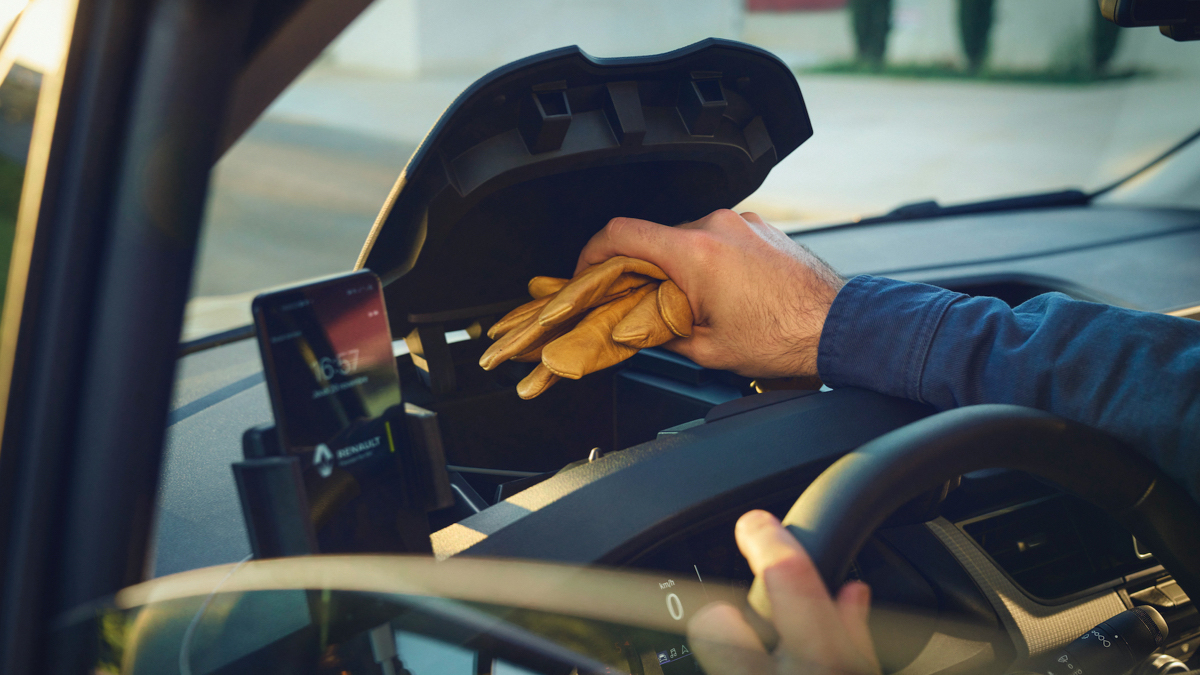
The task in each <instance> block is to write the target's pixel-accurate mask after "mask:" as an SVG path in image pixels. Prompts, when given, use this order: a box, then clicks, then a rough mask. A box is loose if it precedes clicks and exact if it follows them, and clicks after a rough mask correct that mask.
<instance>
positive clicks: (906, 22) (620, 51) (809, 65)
mask: <svg viewBox="0 0 1200 675" xmlns="http://www.w3.org/2000/svg"><path fill="white" fill-rule="evenodd" d="M851 4H853V5H854V6H853V7H852V6H851V5H848V4H847V3H846V2H845V0H747V1H746V2H734V1H731V0H704V1H691V0H689V1H687V2H684V1H682V0H659V1H657V2H649V3H604V4H600V5H593V4H584V3H554V4H553V5H552V9H550V10H547V9H546V7H544V6H543V5H542V4H539V3H527V4H526V3H522V4H516V5H510V4H504V5H503V6H501V5H495V6H493V5H492V4H489V3H472V2H466V1H465V0H463V1H461V2H437V3H432V2H431V3H424V2H412V1H410V0H376V2H375V3H374V4H373V5H372V6H371V7H370V8H369V9H368V10H367V11H366V12H364V13H363V14H362V16H361V17H360V18H359V19H358V20H356V21H355V23H353V24H352V25H351V26H350V27H349V28H348V29H347V30H346V31H345V32H344V33H343V34H342V35H341V36H340V37H339V39H338V40H337V41H335V42H334V43H333V44H331V45H330V46H329V47H328V48H327V49H326V50H325V52H324V54H323V55H322V56H321V57H320V58H319V59H317V60H316V61H315V62H314V63H313V64H312V66H311V67H310V68H309V69H308V70H307V71H306V72H305V73H304V74H303V75H302V76H301V77H300V78H298V79H297V81H296V82H295V83H293V84H292V86H291V87H290V88H289V89H288V90H287V91H286V92H285V93H284V94H283V95H282V96H280V97H279V99H277V100H276V101H275V103H274V104H273V105H272V106H271V107H270V108H269V109H268V110H267V112H266V113H265V114H264V115H263V117H262V118H261V119H260V120H259V121H258V123H257V124H255V125H254V126H253V127H252V128H251V129H250V130H249V132H248V133H246V135H245V136H243V137H242V139H241V140H240V141H239V142H238V143H237V144H236V145H234V146H233V148H232V149H230V150H229V152H227V153H226V154H225V156H224V157H223V158H222V159H221V160H220V162H218V164H217V165H216V168H215V170H214V174H213V181H212V189H211V193H210V199H209V204H208V209H207V213H206V216H205V224H204V230H203V232H204V235H203V244H202V248H201V253H200V256H199V258H198V267H197V271H196V277H195V281H194V285H193V289H192V296H193V300H192V302H191V305H190V306H189V311H188V320H187V324H186V326H185V329H184V340H189V339H195V338H197V337H201V336H204V335H209V334H212V333H216V332H219V331H221V330H226V329H229V328H234V327H237V326H244V325H247V324H249V323H250V315H249V309H248V307H249V300H250V298H251V297H252V296H253V294H254V293H255V292H256V291H257V290H259V289H262V288H264V287H268V286H274V285H278V284H283V283H287V282H291V281H295V280H299V279H304V278H310V277H314V276H319V275H323V274H328V273H332V272H338V271H343V270H347V269H349V268H351V267H352V266H353V264H354V261H355V259H356V257H357V254H358V252H359V250H360V249H361V247H362V243H363V241H364V240H365V239H366V236H367V233H368V232H369V230H370V228H371V225H372V223H373V221H374V218H375V216H376V215H377V214H378V212H379V209H380V206H381V205H382V204H383V202H384V200H385V199H386V197H387V194H388V192H389V190H390V189H391V187H392V185H393V183H394V182H395V180H396V177H397V176H398V175H399V174H400V171H401V169H402V168H403V167H404V165H405V163H406V162H407V160H408V158H409V156H410V155H411V153H412V152H413V150H414V149H415V148H416V146H417V145H418V144H419V143H420V142H421V139H422V138H423V137H424V136H425V134H426V132H427V131H428V130H429V128H430V127H431V126H432V125H433V123H434V122H435V121H436V120H437V118H438V116H439V115H440V114H441V112H442V110H443V109H444V108H445V107H446V106H447V105H448V104H449V103H450V102H451V101H452V100H453V99H454V97H455V96H457V95H458V94H459V93H460V92H461V91H462V90H463V88H464V87H466V86H467V85H469V84H470V83H471V82H472V81H474V80H475V79H476V78H478V77H479V76H481V75H483V74H484V73H486V72H488V71H490V70H492V69H493V68H496V67H498V66H500V65H503V64H505V63H507V62H509V61H512V60H515V59H518V58H521V57H523V56H527V55H530V54H533V53H537V52H539V51H543V50H546V49H552V48H555V47H561V46H564V45H570V44H578V45H580V46H581V47H582V48H583V49H584V50H585V51H587V52H588V53H589V54H592V55H593V56H599V57H610V56H628V55H636V54H653V53H659V52H664V51H668V50H671V49H675V48H678V47H681V46H684V45H687V44H689V43H692V42H694V41H696V40H699V39H702V38H705V37H709V36H716V37H725V38H732V39H735V40H741V41H745V42H748V43H751V44H754V45H758V46H760V47H763V48H765V49H767V50H769V51H771V52H773V53H775V54H776V55H778V56H779V57H780V58H781V59H782V60H783V61H784V62H786V63H787V64H788V65H789V66H790V67H791V68H792V69H793V71H794V72H795V74H796V77H797V79H798V80H799V82H800V87H801V90H802V92H803V94H804V97H805V102H806V104H807V106H808V110H809V114H810V115H811V118H812V124H813V129H814V135H813V137H812V138H811V139H810V140H808V141H807V142H806V143H805V144H804V145H802V146H801V147H800V148H799V149H798V150H796V151H795V152H794V153H792V154H791V156H789V157H788V158H786V159H785V160H784V161H782V162H781V163H780V164H779V165H778V166H776V167H775V168H774V170H773V171H772V172H771V174H770V175H769V176H768V177H767V179H766V182H765V183H764V184H763V185H762V187H761V188H760V189H759V190H758V191H757V192H756V193H755V194H753V195H752V196H751V197H750V198H749V199H747V200H745V202H744V203H743V204H741V205H740V206H739V207H738V208H740V209H746V210H754V211H756V212H758V213H759V214H761V215H762V216H763V217H764V218H765V219H767V220H768V221H770V222H773V223H774V224H776V225H778V226H780V227H782V228H784V229H785V230H793V231H794V230H799V229H804V228H809V227H813V226H818V225H821V224H827V223H835V222H845V221H851V220H854V219H857V218H861V217H865V216H872V215H877V214H880V213H884V212H887V211H888V210H891V209H892V208H894V207H896V206H899V205H901V204H905V203H911V202H917V201H925V200H931V199H932V200H937V201H939V202H940V203H942V204H947V203H951V204H952V203H956V202H968V201H975V200H981V199H989V198H995V197H1003V196H1012V195H1020V194H1026V193H1032V192H1047V191H1054V190H1061V189H1067V188H1078V189H1082V190H1085V191H1093V190H1096V189H1098V188H1101V187H1103V186H1106V185H1108V184H1110V183H1112V182H1113V181H1115V180H1117V179H1119V178H1121V177H1123V176H1125V175H1128V174H1129V173H1130V172H1132V171H1134V170H1136V169H1137V168H1138V167H1140V166H1142V165H1144V164H1145V163H1146V162H1148V161H1150V160H1151V159H1152V158H1154V157H1156V156H1157V155H1158V154H1160V153H1162V152H1163V151H1164V150H1166V149H1167V148H1169V147H1171V146H1172V145H1173V144H1175V143H1177V142H1178V141H1179V140H1180V139H1182V138H1184V137H1185V136H1186V135H1188V134H1189V133H1190V132H1192V131H1193V130H1194V129H1195V128H1196V127H1198V126H1200V118H1198V117H1197V116H1196V115H1195V113H1194V111H1195V110H1197V109H1200V106H1198V105H1197V104H1200V86H1197V84H1200V82H1198V80H1200V60H1198V59H1196V58H1195V56H1196V55H1195V50H1194V49H1190V48H1189V47H1190V45H1180V44H1175V43H1173V42H1172V41H1170V40H1168V39H1166V38H1164V37H1162V36H1161V35H1159V33H1158V31H1157V29H1154V28H1139V29H1118V28H1116V27H1115V26H1114V25H1112V24H1110V23H1108V22H1106V21H1103V20H1102V19H1101V18H1100V17H1099V13H1098V11H1097V9H1096V6H1095V3H1089V2H1084V3H1035V4H1032V5H1031V4H1011V5H1010V4H1003V3H1001V4H998V5H996V8H995V9H994V11H992V12H991V13H990V15H989V16H985V17H982V18H980V17H976V18H975V19H973V21H974V23H973V24H971V26H973V28H970V30H968V29H967V28H964V26H965V24H963V23H962V22H961V19H962V17H960V16H959V14H958V12H957V10H956V9H955V4H954V3H944V2H925V1H919V0H907V1H905V2H896V3H894V6H892V7H891V13H890V28H889V30H887V31H886V32H885V33H884V34H883V35H875V36H872V35H866V34H863V33H862V32H861V31H858V32H856V29H855V26H856V25H860V24H861V23H862V18H861V16H860V17H859V18H858V19H856V14H855V12H861V11H863V10H861V8H860V9H854V7H858V6H859V5H860V4H861V5H863V6H868V5H871V4H872V3H871V2H863V3H858V4H854V3H851ZM877 4H880V3H877ZM881 4H883V5H891V4H892V3H887V2H883V3H881ZM968 18H969V17H968ZM856 21H857V22H858V23H856ZM964 31H965V32H964ZM881 45H882V47H881ZM880 50H882V51H880Z"/></svg>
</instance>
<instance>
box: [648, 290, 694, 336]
mask: <svg viewBox="0 0 1200 675" xmlns="http://www.w3.org/2000/svg"><path fill="white" fill-rule="evenodd" d="M657 300H658V314H659V316H661V317H662V320H663V321H664V322H666V324H667V327H668V328H670V329H671V332H672V333H674V334H675V335H678V336H679V337H691V336H692V324H693V323H694V322H695V319H694V318H693V316H692V305H691V303H689V302H688V299H687V296H686V295H684V294H683V290H682V289H680V288H679V286H678V285H676V284H675V282H674V281H671V280H670V279H667V280H666V281H664V282H662V283H661V284H659V285H658V293H657Z"/></svg>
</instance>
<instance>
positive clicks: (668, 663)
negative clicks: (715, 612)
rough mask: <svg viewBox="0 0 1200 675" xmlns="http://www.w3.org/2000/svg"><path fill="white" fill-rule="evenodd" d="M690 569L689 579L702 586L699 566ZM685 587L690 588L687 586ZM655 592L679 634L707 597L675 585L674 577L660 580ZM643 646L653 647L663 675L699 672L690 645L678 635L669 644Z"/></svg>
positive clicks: (682, 674)
mask: <svg viewBox="0 0 1200 675" xmlns="http://www.w3.org/2000/svg"><path fill="white" fill-rule="evenodd" d="M692 569H693V571H694V572H695V577H694V578H693V579H691V580H692V581H699V582H700V587H701V588H702V589H703V587H704V579H703V577H701V575H700V568H699V567H698V566H693V567H692ZM686 588H693V587H692V586H690V585H689V586H687V587H686ZM658 592H659V594H661V596H662V603H663V605H664V607H663V609H664V611H666V612H667V614H668V615H669V616H670V617H671V619H673V620H674V621H678V622H679V623H680V625H681V630H680V633H681V634H682V633H684V632H686V628H682V627H685V626H686V625H687V621H688V619H690V618H691V615H692V613H694V612H696V611H697V610H699V609H700V608H701V607H703V606H705V605H707V604H708V603H709V599H708V598H707V597H705V596H703V595H698V594H696V593H695V592H694V591H692V592H688V591H687V590H685V586H683V585H682V584H677V583H676V582H675V578H674V577H668V578H666V579H663V580H661V581H660V582H659V584H658ZM647 646H649V647H650V648H651V649H652V650H653V654H654V656H653V658H654V660H655V661H657V663H658V667H659V669H661V670H662V673H663V675H692V674H693V673H697V674H698V673H702V672H703V671H702V670H701V669H700V664H699V662H697V660H696V657H695V656H694V655H693V654H692V650H691V648H690V646H689V645H688V644H687V643H686V642H684V641H683V639H682V638H680V639H678V640H676V641H675V642H673V643H669V644H667V643H659V644H653V645H647ZM652 670H653V669H651V671H652Z"/></svg>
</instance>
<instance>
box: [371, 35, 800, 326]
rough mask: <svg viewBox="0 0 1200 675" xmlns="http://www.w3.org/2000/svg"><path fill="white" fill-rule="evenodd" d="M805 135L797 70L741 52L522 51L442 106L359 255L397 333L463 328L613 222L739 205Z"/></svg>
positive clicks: (708, 43)
mask: <svg viewBox="0 0 1200 675" xmlns="http://www.w3.org/2000/svg"><path fill="white" fill-rule="evenodd" d="M811 135H812V127H811V125H810V123H809V119H808V113H807V111H806V109H805V106H804V101H803V99H802V98H801V95H800V88H799V86H798V85H797V84H796V79H795V77H794V76H793V75H792V73H791V71H790V70H788V68H787V67H786V66H785V65H784V64H783V63H782V62H781V61H779V60H778V59H777V58H776V57H774V56H773V55H771V54H769V53H768V52H765V51H763V50H761V49H758V48H756V47H752V46H750V45H745V44H741V43H737V42H732V41H728V40H719V39H708V40H704V41H702V42H698V43H696V44H694V45H691V46H689V47H685V48H683V49H679V50H676V51H673V52H669V53H667V54H661V55H657V56H646V57H636V58H620V59H597V58H592V57H590V56H588V55H587V54H585V53H584V52H582V51H581V50H580V49H579V48H578V47H566V48H563V49H558V50H554V51H550V52H546V53H544V54H539V55H536V56H531V57H529V58H526V59H522V60H520V61H517V62H514V63H512V64H509V65H507V66H504V67H502V68H500V69H498V70H495V71H493V72H492V73H490V74H488V75H486V76H484V77H483V78H481V79H480V80H479V81H477V82H476V83H475V84H473V85H471V86H470V87H469V88H467V90H466V91H465V92H463V94H462V95H461V96H459V97H458V99H457V100H456V101H455V102H454V103H453V104H451V106H450V107H449V108H448V109H447V111H446V113H445V114H443V116H442V118H441V119H440V120H439V121H438V123H437V124H436V125H435V126H434V128H433V130H432V131H431V132H430V134H429V136H428V137H427V138H426V139H425V141H424V142H423V143H422V144H421V146H420V148H418V150H417V152H416V154H415V155H413V158H412V160H410V162H409V165H408V167H407V168H406V169H405V172H404V174H403V175H402V177H401V179H400V180H399V182H398V183H397V186H396V189H395V190H394V191H393V194H392V195H391V197H389V200H388V202H387V204H386V205H385V206H384V209H383V211H382V213H381V214H380V218H379V220H378V221H377V222H376V226H375V228H374V229H373V230H372V233H371V236H370V238H369V239H368V241H367V243H366V245H365V246H364V249H363V254H362V256H361V257H360V260H359V263H360V265H365V266H366V267H368V268H370V269H371V270H373V271H375V272H376V273H378V274H379V275H380V276H381V277H382V278H383V279H384V282H385V283H386V284H387V288H386V289H385V295H386V297H387V302H388V314H389V318H390V320H391V323H392V332H393V333H394V334H395V335H397V336H402V335H406V334H408V332H409V331H410V330H411V329H412V327H413V326H414V325H416V324H418V323H430V322H435V321H444V320H445V318H444V317H445V315H446V313H447V312H458V314H457V315H456V316H458V318H457V319H456V320H458V321H466V322H468V323H469V321H470V319H473V318H476V317H477V316H485V315H487V314H490V313H491V312H489V311H482V310H480V311H477V312H474V313H472V312H470V311H468V312H463V311H462V310H469V309H471V308H487V307H488V306H490V305H495V304H497V303H505V302H507V301H515V300H518V299H519V298H522V297H525V284H526V282H528V280H529V278H530V277H533V276H536V275H557V276H570V274H571V272H572V270H573V269H574V265H575V260H576V257H577V256H578V254H579V250H580V249H581V248H582V247H583V245H584V243H586V242H587V240H588V238H589V237H591V235H592V234H593V233H595V232H596V231H597V230H599V229H600V228H601V227H603V226H604V224H605V223H606V222H608V221H609V220H610V219H612V218H614V217H617V216H631V217H638V218H646V219H649V220H654V221H656V222H664V223H669V224H675V223H679V222H683V221H687V220H694V219H696V218H699V217H701V216H704V215H706V214H708V213H710V212H712V211H713V210H716V209H719V208H729V207H733V206H734V205H736V204H737V203H738V202H740V201H742V200H743V199H744V198H745V197H747V196H749V195H750V194H751V193H752V192H753V191H754V190H755V189H757V188H758V186H759V185H760V184H762V181H763V179H764V178H766V176H767V173H768V172H769V171H770V170H771V168H772V167H774V166H775V164H776V163H777V162H778V161H779V160H781V159H783V158H784V157H786V156H787V155H788V154H789V153H791V152H792V151H793V150H795V149H796V147H797V146H799V145H800V144H801V143H802V142H804V141H805V140H806V139H807V138H809V137H810V136H811ZM439 314H440V315H442V316H441V318H439V317H437V316H433V315H439ZM464 315H466V316H465V318H464Z"/></svg>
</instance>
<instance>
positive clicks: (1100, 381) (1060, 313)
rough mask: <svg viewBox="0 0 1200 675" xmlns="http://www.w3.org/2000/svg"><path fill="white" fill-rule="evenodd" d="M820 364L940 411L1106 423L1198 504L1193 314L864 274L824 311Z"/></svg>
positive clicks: (1198, 372)
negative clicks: (1020, 297)
mask: <svg viewBox="0 0 1200 675" xmlns="http://www.w3.org/2000/svg"><path fill="white" fill-rule="evenodd" d="M817 369H818V371H819V372H820V374H821V378H822V379H823V380H824V381H825V382H826V383H827V384H828V385H829V386H831V387H839V386H854V387H862V388H865V389H872V390H875V391H878V392H881V393H884V394H890V395H892V396H899V397H903V398H908V399H912V400H916V401H921V402H924V403H928V404H930V405H932V406H934V407H935V408H938V409H939V410H947V409H949V408H955V407H958V406H964V405H973V404H978V403H1012V404H1016V405H1023V406H1029V407H1031V408H1038V409H1041V410H1046V411H1049V412H1052V413H1054V414H1056V415H1060V416H1062V417H1065V418H1068V419H1072V420H1075V421H1077V422H1082V423H1084V424H1087V425H1090V426H1093V427H1096V428H1098V429H1103V430H1104V431H1107V432H1109V433H1111V434H1113V435H1114V436H1116V437H1118V438H1120V439H1122V440H1124V441H1125V442H1126V443H1128V444H1129V445H1130V446H1131V447H1133V448H1135V449H1137V450H1138V451H1140V452H1142V453H1143V454H1145V455H1146V456H1147V457H1149V458H1150V459H1151V460H1153V461H1154V462H1156V463H1157V464H1158V465H1159V466H1160V467H1162V469H1163V470H1164V471H1165V472H1166V473H1167V474H1168V475H1170V476H1172V477H1174V478H1175V479H1176V480H1177V481H1179V482H1180V483H1181V484H1182V485H1184V486H1185V487H1186V488H1187V489H1188V491H1189V492H1190V493H1191V494H1192V496H1193V497H1195V498H1196V499H1197V500H1200V321H1193V320H1191V319H1181V318H1177V317H1172V316H1165V315H1161V314H1154V313H1150V312H1139V311H1134V310H1129V309H1121V308H1119V307H1112V306H1109V305H1102V304H1096V303H1091V302H1082V301H1079V300H1072V299H1070V298H1068V297H1067V296H1065V295H1062V294H1061V293H1048V294H1046V295H1041V296H1038V297H1036V298H1034V299H1032V300H1030V301H1029V302H1026V303H1024V304H1022V305H1020V306H1019V307H1016V308H1010V307H1009V306H1008V305H1007V304H1005V303H1004V302H1002V301H1000V300H997V299H995V298H985V297H970V296H966V295H963V294H961V293H953V292H951V291H946V290H943V289H940V288H937V287H934V286H927V285H925V284H915V283H908V282H903V281H895V280H892V279H884V278H880V277H869V276H859V277H855V278H854V279H851V280H850V281H849V282H848V283H847V284H846V285H845V287H844V288H842V290H841V292H839V293H838V296H837V298H836V299H835V300H834V303H833V306H832V307H831V308H830V310H829V316H828V318H827V319H826V321H825V329H824V331H823V332H822V334H821V343H820V349H819V353H818V358H817Z"/></svg>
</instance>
